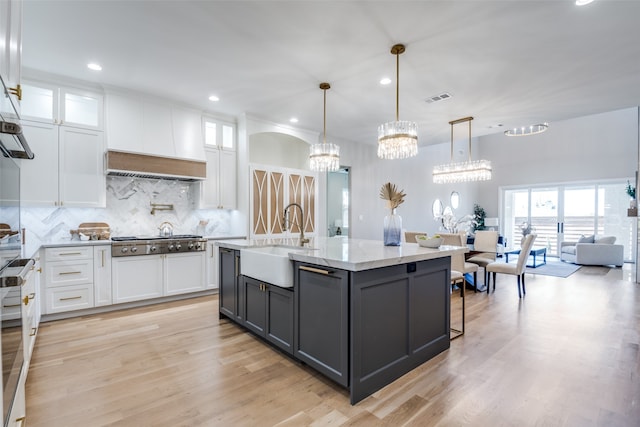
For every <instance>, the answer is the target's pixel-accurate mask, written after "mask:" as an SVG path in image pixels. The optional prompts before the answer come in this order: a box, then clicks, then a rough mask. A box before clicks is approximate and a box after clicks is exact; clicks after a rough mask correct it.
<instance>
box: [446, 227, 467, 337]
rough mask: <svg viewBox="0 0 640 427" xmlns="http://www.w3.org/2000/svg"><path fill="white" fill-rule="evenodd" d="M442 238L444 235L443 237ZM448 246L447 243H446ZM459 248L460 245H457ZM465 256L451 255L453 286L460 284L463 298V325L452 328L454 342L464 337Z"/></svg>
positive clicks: (459, 254)
mask: <svg viewBox="0 0 640 427" xmlns="http://www.w3.org/2000/svg"><path fill="white" fill-rule="evenodd" d="M441 236H442V235H441ZM445 244H446V243H445ZM455 246H458V245H455ZM463 269H464V254H463V253H457V254H453V255H451V286H453V285H456V284H458V283H459V284H460V286H459V288H460V296H461V297H462V298H461V299H462V324H461V327H460V329H457V328H453V327H451V328H450V329H451V334H450V339H451V340H454V339H456V338H458V337H460V336H462V335H464V288H465V286H464V282H465V280H464V272H463Z"/></svg>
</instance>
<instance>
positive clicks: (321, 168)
mask: <svg viewBox="0 0 640 427" xmlns="http://www.w3.org/2000/svg"><path fill="white" fill-rule="evenodd" d="M320 89H322V91H323V92H324V125H323V128H322V143H321V144H313V145H311V148H310V150H309V166H310V167H311V170H314V171H318V172H334V171H337V170H338V169H339V168H340V147H338V146H337V145H336V144H330V143H327V89H331V85H329V83H320Z"/></svg>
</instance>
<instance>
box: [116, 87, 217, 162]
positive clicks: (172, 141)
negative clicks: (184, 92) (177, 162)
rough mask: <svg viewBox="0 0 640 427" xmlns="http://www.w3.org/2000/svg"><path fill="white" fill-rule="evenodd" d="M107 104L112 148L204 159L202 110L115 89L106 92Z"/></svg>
mask: <svg viewBox="0 0 640 427" xmlns="http://www.w3.org/2000/svg"><path fill="white" fill-rule="evenodd" d="M105 105H106V113H105V118H106V128H107V146H108V148H109V149H111V150H120V151H128V152H133V153H143V154H151V155H156V156H168V157H177V158H181V159H191V160H204V159H205V157H204V149H203V147H202V141H203V139H202V121H201V120H202V115H201V113H200V112H198V111H196V110H189V109H186V108H182V107H177V106H175V105H171V104H170V103H167V102H164V101H161V100H156V99H151V98H144V97H134V96H132V95H127V94H121V93H115V92H108V93H107V96H106V102H105Z"/></svg>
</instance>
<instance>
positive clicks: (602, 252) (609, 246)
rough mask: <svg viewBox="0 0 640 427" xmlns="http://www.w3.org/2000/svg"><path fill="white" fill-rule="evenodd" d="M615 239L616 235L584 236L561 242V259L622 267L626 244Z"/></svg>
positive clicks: (577, 262) (575, 262) (585, 263)
mask: <svg viewBox="0 0 640 427" xmlns="http://www.w3.org/2000/svg"><path fill="white" fill-rule="evenodd" d="M615 241H616V237H615V236H589V237H584V236H583V237H581V238H580V239H579V240H578V241H577V242H561V243H560V259H561V260H562V261H566V262H572V263H574V264H582V265H615V266H617V267H621V266H622V263H623V262H624V246H623V245H616V244H615Z"/></svg>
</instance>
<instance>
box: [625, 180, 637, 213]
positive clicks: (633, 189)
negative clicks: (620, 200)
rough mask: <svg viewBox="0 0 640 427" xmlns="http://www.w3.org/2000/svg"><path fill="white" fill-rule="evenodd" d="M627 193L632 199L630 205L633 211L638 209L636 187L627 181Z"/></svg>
mask: <svg viewBox="0 0 640 427" xmlns="http://www.w3.org/2000/svg"><path fill="white" fill-rule="evenodd" d="M625 191H626V192H627V195H628V196H629V197H631V202H630V203H629V205H630V207H631V209H634V208H636V207H637V202H636V187H633V186H632V185H631V183H630V182H629V181H628V180H627V186H626V187H625Z"/></svg>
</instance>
